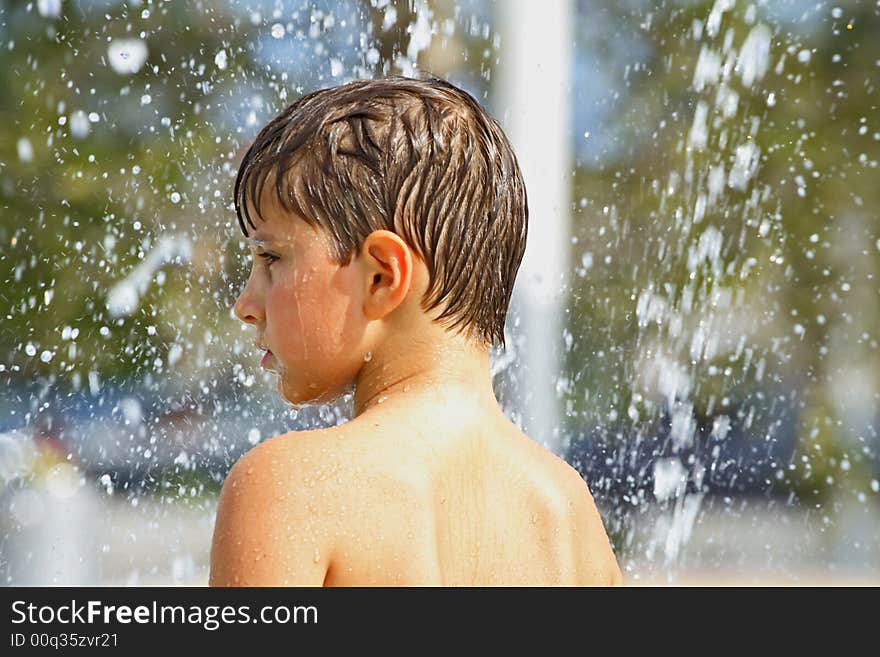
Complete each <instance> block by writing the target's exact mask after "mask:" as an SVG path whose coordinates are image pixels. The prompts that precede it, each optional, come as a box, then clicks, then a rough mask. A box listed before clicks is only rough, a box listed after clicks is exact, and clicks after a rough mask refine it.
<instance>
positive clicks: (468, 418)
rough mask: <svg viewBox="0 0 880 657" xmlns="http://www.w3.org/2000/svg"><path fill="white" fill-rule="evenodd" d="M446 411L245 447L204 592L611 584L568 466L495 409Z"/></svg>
mask: <svg viewBox="0 0 880 657" xmlns="http://www.w3.org/2000/svg"><path fill="white" fill-rule="evenodd" d="M452 407H454V404H453V405H450V404H441V405H439V410H440V411H441V412H432V411H431V410H429V409H427V408H424V407H419V406H418V404H417V407H416V408H414V409H413V408H405V407H403V406H402V405H400V406H399V407H398V408H395V409H383V413H382V414H379V413H376V414H375V415H373V416H372V417H371V416H370V414H365V415H364V416H362V417H360V418H357V419H356V420H354V421H352V422H350V423H349V424H347V425H344V426H341V427H336V428H332V429H326V430H318V431H308V432H292V433H290V434H286V435H283V436H279V437H277V438H273V439H271V440H269V441H266V442H265V443H263V444H262V445H260V446H258V447H257V448H255V449H254V450H252V451H251V452H250V453H249V454H248V455H246V456H245V457H244V458H243V459H242V460H241V461H240V462H239V463H238V464H236V466H235V468H234V469H233V471H232V473H231V474H230V477H229V480H228V481H227V483H226V485H225V486H224V490H223V494H222V496H221V502H220V505H221V509H220V511H219V512H218V525H217V527H216V529H215V537H214V547H213V550H212V575H211V584H212V585H224V584H225V585H277V584H293V585H298V584H299V585H314V586H321V585H325V586H387V585H399V586H448V585H464V586H493V585H505V586H512V585H513V586H515V585H523V586H543V585H575V586H594V585H608V584H615V585H617V584H621V583H622V579H621V574H620V570H619V568H618V565H617V562H616V559H615V557H614V554H613V552H612V550H611V546H610V544H609V541H608V538H607V536H606V533H605V530H604V528H603V525H602V521H601V519H600V517H599V514H598V512H597V510H596V507H595V504H594V503H593V500H592V497H591V496H590V493H589V490H588V489H587V486H586V484H585V483H584V481H583V480H582V479H581V477H580V476H579V475H578V474H577V472H576V471H575V470H574V469H573V468H571V467H570V466H569V465H568V464H566V463H565V462H564V461H562V460H561V459H559V458H557V457H556V456H554V455H553V454H551V453H550V452H548V451H547V450H545V449H543V448H542V447H540V446H538V445H537V444H535V443H534V442H533V441H532V440H531V439H529V438H528V437H527V436H525V435H524V434H523V433H522V432H521V431H519V429H518V428H517V427H516V426H515V425H513V424H512V423H510V422H509V421H507V420H506V418H503V417H501V414H500V413H499V414H494V413H489V412H487V413H484V414H481V413H479V411H477V412H469V411H471V410H472V409H468V408H467V406H461V407H459V408H460V409H461V411H463V413H462V415H464V417H460V418H459V419H456V418H454V417H450V416H449V415H448V414H445V417H443V416H444V413H443V412H442V410H443V409H444V408H446V409H448V408H452ZM441 420H443V421H442V422H441ZM242 542H244V544H242Z"/></svg>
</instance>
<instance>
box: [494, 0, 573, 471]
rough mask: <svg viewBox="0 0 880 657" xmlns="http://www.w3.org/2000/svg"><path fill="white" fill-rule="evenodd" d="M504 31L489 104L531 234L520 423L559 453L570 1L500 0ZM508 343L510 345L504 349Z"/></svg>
mask: <svg viewBox="0 0 880 657" xmlns="http://www.w3.org/2000/svg"><path fill="white" fill-rule="evenodd" d="M495 6H496V8H497V12H498V19H499V20H498V26H499V29H500V34H501V46H500V50H501V53H500V64H499V68H498V69H496V75H497V78H498V79H497V81H496V84H495V86H494V94H495V98H494V99H493V100H494V103H493V104H494V106H495V108H496V114H497V115H498V118H499V122H500V123H501V124H502V126H503V127H504V129H505V132H506V133H507V135H508V137H509V138H510V140H511V142H512V143H513V147H514V149H515V150H516V154H517V159H518V161H519V163H520V167H521V168H522V171H523V176H524V178H525V183H526V191H527V193H528V197H529V235H528V242H527V246H526V253H525V257H524V259H523V264H522V266H521V268H520V271H519V274H518V276H517V281H516V286H515V287H514V292H513V299H512V308H511V309H512V310H513V314H514V315H517V314H518V315H519V317H520V325H519V327H518V328H517V329H516V330H515V331H514V335H515V336H517V335H518V336H519V337H520V338H523V339H524V342H523V343H522V344H521V345H520V344H519V340H517V345H516V351H517V354H516V355H517V366H518V367H519V368H520V374H518V379H519V381H518V385H519V388H520V399H519V400H518V404H517V405H518V408H519V409H520V411H521V413H522V420H523V429H524V430H525V431H526V433H528V434H529V435H530V436H531V437H532V438H533V439H534V440H536V441H537V442H539V443H541V444H542V445H544V447H546V448H547V449H549V450H551V451H552V452H554V453H556V454H559V455H562V454H563V452H564V450H565V449H567V447H568V446H567V445H566V444H564V442H563V437H562V435H561V430H560V426H561V424H562V422H561V420H562V418H561V415H560V413H561V405H560V404H559V400H558V397H557V393H556V381H557V379H558V377H559V376H560V375H561V368H560V365H561V353H560V352H561V349H560V345H561V340H560V337H561V334H562V328H563V317H562V312H563V301H564V290H565V288H566V287H567V284H568V250H569V244H568V240H569V235H570V231H569V223H570V220H571V219H570V203H571V192H570V186H571V167H572V136H571V111H572V110H571V60H572V56H571V53H572V42H573V39H574V29H573V23H574V8H573V4H572V2H571V0H546V1H545V2H534V1H532V0H499V2H497V4H496V5H495ZM512 346H513V345H509V346H508V348H511V347H512Z"/></svg>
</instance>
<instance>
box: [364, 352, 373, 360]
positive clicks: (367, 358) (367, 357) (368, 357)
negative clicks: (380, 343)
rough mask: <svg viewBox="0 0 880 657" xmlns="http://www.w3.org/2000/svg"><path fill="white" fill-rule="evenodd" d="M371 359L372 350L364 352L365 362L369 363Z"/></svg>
mask: <svg viewBox="0 0 880 657" xmlns="http://www.w3.org/2000/svg"><path fill="white" fill-rule="evenodd" d="M372 359H373V352H372V351H368V352H367V353H365V354H364V362H365V363H369V362H370V361H371V360H372Z"/></svg>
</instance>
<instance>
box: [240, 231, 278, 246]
mask: <svg viewBox="0 0 880 657" xmlns="http://www.w3.org/2000/svg"><path fill="white" fill-rule="evenodd" d="M246 241H247V242H248V244H251V245H253V246H266V245H267V244H270V243H272V242H277V241H278V240H276V239H275V238H274V237H272V236H271V235H267V234H265V233H254V235H253V236H252V237H248V238H247V239H246Z"/></svg>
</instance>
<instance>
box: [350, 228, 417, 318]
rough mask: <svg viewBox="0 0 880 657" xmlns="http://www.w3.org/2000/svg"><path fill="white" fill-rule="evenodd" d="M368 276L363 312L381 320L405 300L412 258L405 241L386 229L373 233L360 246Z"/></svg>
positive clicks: (410, 274) (410, 277)
mask: <svg viewBox="0 0 880 657" xmlns="http://www.w3.org/2000/svg"><path fill="white" fill-rule="evenodd" d="M362 253H363V258H364V262H365V266H366V272H367V277H366V280H365V285H366V290H365V294H364V313H365V314H366V315H367V317H369V318H370V319H381V318H382V317H385V316H386V315H388V314H389V313H390V312H392V311H393V310H394V309H395V308H397V307H398V306H399V305H400V304H401V303H402V302H403V300H404V299H405V298H406V295H407V293H408V292H409V288H410V286H411V285H412V275H413V258H412V253H411V251H410V248H409V247H408V246H407V245H406V242H404V241H403V239H402V238H401V237H400V236H399V235H397V234H396V233H392V232H391V231H389V230H374V231H373V232H372V233H370V234H369V235H367V238H366V239H365V240H364V243H363V245H362Z"/></svg>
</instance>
